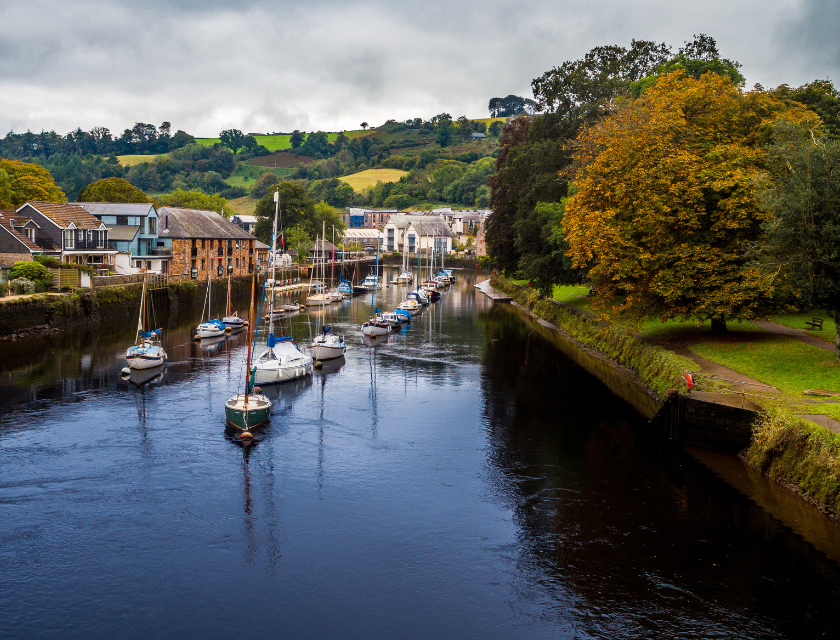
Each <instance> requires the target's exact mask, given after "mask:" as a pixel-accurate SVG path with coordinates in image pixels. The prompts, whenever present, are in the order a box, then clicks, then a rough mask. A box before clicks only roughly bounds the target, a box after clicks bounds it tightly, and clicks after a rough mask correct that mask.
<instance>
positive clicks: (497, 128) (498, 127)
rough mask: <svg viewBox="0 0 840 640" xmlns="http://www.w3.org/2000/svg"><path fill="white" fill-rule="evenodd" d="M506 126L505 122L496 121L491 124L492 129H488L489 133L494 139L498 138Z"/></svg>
mask: <svg viewBox="0 0 840 640" xmlns="http://www.w3.org/2000/svg"><path fill="white" fill-rule="evenodd" d="M504 126H505V123H504V122H502V121H501V120H496V122H493V123H491V124H490V127H489V128H488V129H487V133H489V134H490V135H491V136H493V137H494V138H498V137H499V134H500V133H501V132H502V128H504Z"/></svg>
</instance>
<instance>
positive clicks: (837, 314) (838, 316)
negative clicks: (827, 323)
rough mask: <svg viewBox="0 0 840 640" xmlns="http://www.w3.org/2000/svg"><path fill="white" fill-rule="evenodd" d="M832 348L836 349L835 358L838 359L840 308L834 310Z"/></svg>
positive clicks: (839, 354) (839, 356) (839, 351)
mask: <svg viewBox="0 0 840 640" xmlns="http://www.w3.org/2000/svg"><path fill="white" fill-rule="evenodd" d="M834 348H835V349H836V351H837V359H838V360H840V309H835V310H834Z"/></svg>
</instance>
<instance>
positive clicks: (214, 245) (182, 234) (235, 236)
mask: <svg viewBox="0 0 840 640" xmlns="http://www.w3.org/2000/svg"><path fill="white" fill-rule="evenodd" d="M157 214H158V219H159V220H160V229H159V231H158V234H159V235H160V237H161V238H169V239H170V240H171V242H172V264H171V267H170V269H171V270H170V273H172V274H173V275H176V274H187V275H189V276H190V277H191V278H193V279H199V280H202V279H206V278H207V275H208V273H209V274H210V276H211V277H212V278H226V277H227V276H228V275H232V276H244V275H249V274H251V273H253V272H254V268H255V267H256V263H257V259H258V258H259V253H258V249H257V246H256V243H257V239H256V238H255V237H254V236H252V235H251V234H250V233H246V232H245V231H244V230H243V229H241V228H240V227H239V226H237V225H235V224H234V223H232V222H230V221H229V220H226V219H225V218H224V217H223V216H221V215H219V214H218V213H216V212H215V211H200V210H197V209H181V208H178V207H161V208H160V209H158V211H157ZM263 246H264V245H263ZM265 259H266V260H267V259H268V248H267V247H266V248H265Z"/></svg>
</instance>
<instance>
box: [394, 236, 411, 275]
mask: <svg viewBox="0 0 840 640" xmlns="http://www.w3.org/2000/svg"><path fill="white" fill-rule="evenodd" d="M397 282H398V283H399V284H411V283H412V282H414V274H413V273H411V269H409V268H408V239H407V238H403V262H402V272H401V273H400V275H398V276H397Z"/></svg>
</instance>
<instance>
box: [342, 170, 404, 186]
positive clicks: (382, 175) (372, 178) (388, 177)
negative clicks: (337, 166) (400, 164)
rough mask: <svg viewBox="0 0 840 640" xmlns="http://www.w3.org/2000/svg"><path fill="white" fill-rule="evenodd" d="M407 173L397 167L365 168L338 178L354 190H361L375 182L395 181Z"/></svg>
mask: <svg viewBox="0 0 840 640" xmlns="http://www.w3.org/2000/svg"><path fill="white" fill-rule="evenodd" d="M407 173H408V171H400V170H399V169H367V170H365V171H360V172H359V173H353V174H351V175H349V176H344V177H343V178H339V180H341V181H342V182H345V183H347V184H349V185H350V186H351V187H353V190H354V191H358V192H361V191H364V190H365V189H367V188H368V187H372V186H374V185H375V184H376V183H377V182H396V181H398V180H399V179H400V178H401V177H402V176H404V175H406V174H407Z"/></svg>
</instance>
